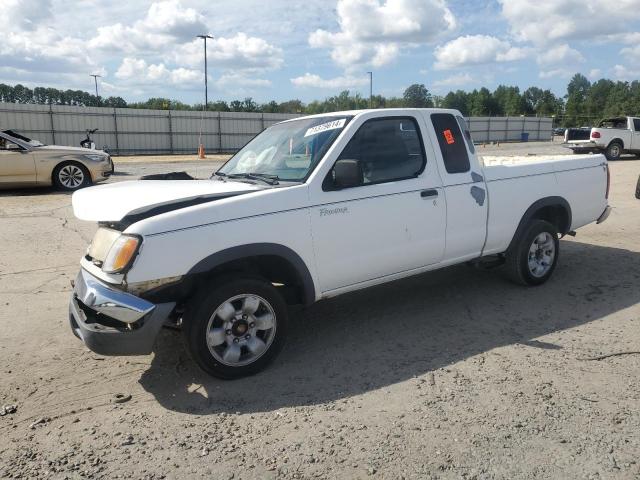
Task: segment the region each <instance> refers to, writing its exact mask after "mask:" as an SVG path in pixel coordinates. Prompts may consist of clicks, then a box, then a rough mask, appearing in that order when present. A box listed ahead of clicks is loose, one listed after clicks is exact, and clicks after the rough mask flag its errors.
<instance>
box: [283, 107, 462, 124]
mask: <svg viewBox="0 0 640 480" xmlns="http://www.w3.org/2000/svg"><path fill="white" fill-rule="evenodd" d="M372 112H386V113H389V114H398V113H407V112H424V113H451V114H453V115H460V112H459V111H458V110H454V109H451V108H367V109H364V110H342V111H339V112H326V113H316V114H314V115H305V116H303V117H296V118H291V119H289V120H285V122H291V121H293V120H300V119H306V118H317V117H326V116H332V117H335V116H341V115H344V116H346V115H349V116H356V115H364V114H367V113H372ZM282 123H284V122H282Z"/></svg>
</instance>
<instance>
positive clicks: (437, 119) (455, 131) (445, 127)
mask: <svg viewBox="0 0 640 480" xmlns="http://www.w3.org/2000/svg"><path fill="white" fill-rule="evenodd" d="M431 121H432V122H433V128H434V129H435V131H436V137H438V144H439V145H440V151H441V152H442V159H443V160H444V167H445V168H446V170H447V173H464V172H468V171H469V169H470V168H471V165H470V164H469V154H468V153H467V147H466V146H465V143H464V138H463V137H462V132H461V131H460V126H459V125H458V120H457V119H456V117H454V116H453V115H451V114H450V113H434V114H432V115H431ZM470 145H473V143H470ZM469 148H473V147H469Z"/></svg>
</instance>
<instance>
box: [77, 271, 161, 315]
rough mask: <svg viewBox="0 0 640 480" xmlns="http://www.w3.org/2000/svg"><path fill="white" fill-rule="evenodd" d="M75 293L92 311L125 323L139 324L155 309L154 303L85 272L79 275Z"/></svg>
mask: <svg viewBox="0 0 640 480" xmlns="http://www.w3.org/2000/svg"><path fill="white" fill-rule="evenodd" d="M73 292H74V294H75V297H76V298H77V299H78V300H79V301H81V302H82V303H83V304H84V305H86V306H87V307H89V308H90V309H92V310H94V311H96V312H97V313H100V314H102V315H106V316H108V317H111V318H115V319H116V320H118V321H120V322H124V323H134V322H137V321H138V320H140V319H141V318H142V317H144V316H145V315H147V314H148V313H151V311H153V309H154V308H155V305H154V304H153V303H150V302H147V301H146V300H143V299H141V298H138V297H135V296H133V295H131V294H129V293H125V292H121V291H119V290H115V289H113V288H111V287H109V286H107V285H106V284H105V283H102V282H101V281H100V280H98V279H97V278H96V277H94V276H93V275H91V274H90V273H89V272H87V271H85V270H80V273H78V276H77V278H76V283H75V287H74V290H73Z"/></svg>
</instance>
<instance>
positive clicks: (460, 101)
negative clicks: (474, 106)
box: [442, 90, 471, 117]
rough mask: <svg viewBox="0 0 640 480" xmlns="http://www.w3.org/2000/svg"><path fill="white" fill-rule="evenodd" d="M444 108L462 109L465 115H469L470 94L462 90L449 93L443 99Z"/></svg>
mask: <svg viewBox="0 0 640 480" xmlns="http://www.w3.org/2000/svg"><path fill="white" fill-rule="evenodd" d="M442 108H453V109H455V110H460V112H462V114H463V115H464V116H466V117H468V116H469V115H470V113H471V108H470V105H469V94H468V93H467V92H464V91H462V90H456V91H455V92H449V93H447V94H446V95H445V97H444V98H443V99H442Z"/></svg>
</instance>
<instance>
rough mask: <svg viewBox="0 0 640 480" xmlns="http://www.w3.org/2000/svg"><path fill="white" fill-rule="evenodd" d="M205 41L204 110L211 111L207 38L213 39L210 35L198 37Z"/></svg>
mask: <svg viewBox="0 0 640 480" xmlns="http://www.w3.org/2000/svg"><path fill="white" fill-rule="evenodd" d="M197 37H198V38H201V39H203V40H204V109H203V110H209V93H208V91H207V38H213V37H212V36H211V35H209V34H205V35H197Z"/></svg>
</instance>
